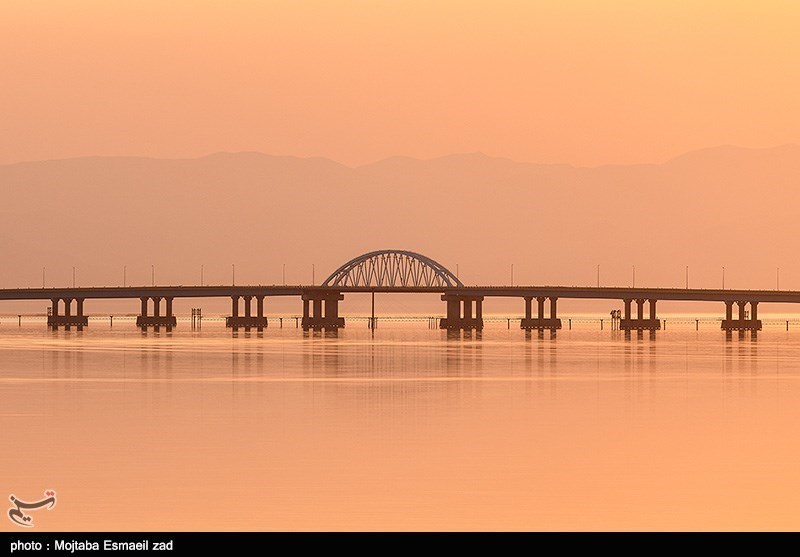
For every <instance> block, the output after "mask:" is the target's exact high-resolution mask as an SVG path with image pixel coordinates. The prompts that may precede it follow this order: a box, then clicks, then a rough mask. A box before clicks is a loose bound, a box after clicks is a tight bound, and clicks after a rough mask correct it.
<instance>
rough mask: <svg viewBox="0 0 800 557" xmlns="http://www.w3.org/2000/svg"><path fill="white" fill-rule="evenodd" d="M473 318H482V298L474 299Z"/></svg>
mask: <svg viewBox="0 0 800 557" xmlns="http://www.w3.org/2000/svg"><path fill="white" fill-rule="evenodd" d="M475 319H483V298H478V299H477V300H475Z"/></svg>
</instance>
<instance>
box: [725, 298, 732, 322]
mask: <svg viewBox="0 0 800 557" xmlns="http://www.w3.org/2000/svg"><path fill="white" fill-rule="evenodd" d="M725 319H727V320H728V321H732V320H733V302H725Z"/></svg>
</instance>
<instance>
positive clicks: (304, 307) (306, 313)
mask: <svg viewBox="0 0 800 557" xmlns="http://www.w3.org/2000/svg"><path fill="white" fill-rule="evenodd" d="M303 317H304V318H306V319H307V318H308V317H309V314H308V300H303Z"/></svg>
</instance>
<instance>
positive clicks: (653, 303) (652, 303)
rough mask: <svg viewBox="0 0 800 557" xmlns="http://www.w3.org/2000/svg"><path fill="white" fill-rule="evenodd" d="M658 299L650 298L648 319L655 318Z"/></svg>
mask: <svg viewBox="0 0 800 557" xmlns="http://www.w3.org/2000/svg"><path fill="white" fill-rule="evenodd" d="M657 301H658V300H650V319H651V320H654V319H655V318H656V302H657Z"/></svg>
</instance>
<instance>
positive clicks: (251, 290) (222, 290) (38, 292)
mask: <svg viewBox="0 0 800 557" xmlns="http://www.w3.org/2000/svg"><path fill="white" fill-rule="evenodd" d="M310 291H320V292H338V293H342V294H347V293H371V292H375V293H420V294H421V293H428V294H453V295H463V296H487V297H514V298H524V297H533V298H536V297H539V296H547V297H557V298H567V299H569V298H574V299H599V300H622V299H647V300H650V299H652V300H659V301H663V300H678V301H706V302H736V301H742V300H753V301H758V302H779V303H800V291H796V290H715V289H701V288H693V289H686V288H625V287H589V286H586V287H583V286H463V287H446V288H443V287H405V286H389V287H361V286H335V287H321V286H302V285H295V286H275V285H273V286H262V285H257V286H255V285H243V286H231V285H228V286H180V285H179V286H128V287H122V286H108V287H76V288H5V289H0V300H51V299H56V298H83V299H103V298H108V299H113V298H118V299H122V298H142V297H153V296H160V297H173V298H211V297H229V296H302V295H303V294H304V293H306V292H310Z"/></svg>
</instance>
